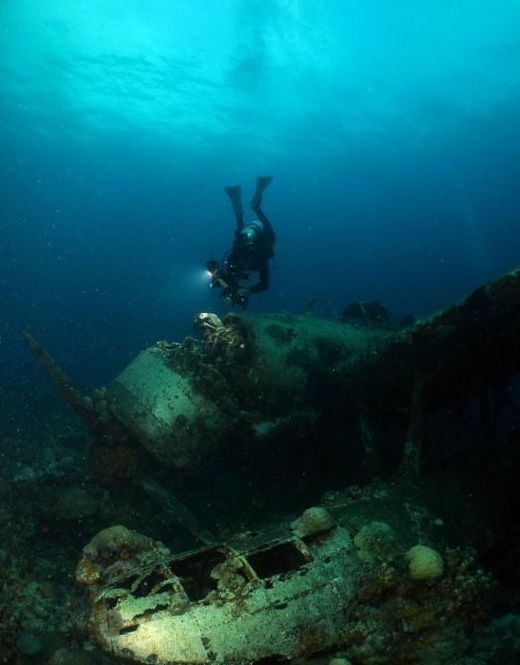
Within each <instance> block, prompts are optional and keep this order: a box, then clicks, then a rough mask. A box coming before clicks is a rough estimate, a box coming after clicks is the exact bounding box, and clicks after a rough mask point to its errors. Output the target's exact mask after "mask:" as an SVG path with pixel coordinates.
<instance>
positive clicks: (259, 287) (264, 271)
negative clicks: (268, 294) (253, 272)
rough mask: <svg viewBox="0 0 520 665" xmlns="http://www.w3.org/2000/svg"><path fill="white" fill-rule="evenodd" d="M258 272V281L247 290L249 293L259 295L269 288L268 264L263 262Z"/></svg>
mask: <svg viewBox="0 0 520 665" xmlns="http://www.w3.org/2000/svg"><path fill="white" fill-rule="evenodd" d="M258 272H259V274H260V281H259V282H258V284H255V285H254V286H252V287H251V288H250V289H249V291H250V292H251V293H261V292H262V291H267V289H268V288H269V262H268V261H264V263H262V265H261V266H260V269H259V271H258Z"/></svg>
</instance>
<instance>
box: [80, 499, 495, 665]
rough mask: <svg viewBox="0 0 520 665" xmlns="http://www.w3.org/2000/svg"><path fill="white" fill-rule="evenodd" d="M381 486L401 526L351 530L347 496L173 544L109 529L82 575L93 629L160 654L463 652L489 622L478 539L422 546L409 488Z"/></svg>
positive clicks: (221, 661) (119, 645)
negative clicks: (457, 545) (402, 491)
mask: <svg viewBox="0 0 520 665" xmlns="http://www.w3.org/2000/svg"><path fill="white" fill-rule="evenodd" d="M379 492H380V496H379V497H377V496H373V497H369V496H365V497H364V500H363V501H364V503H365V509H368V512H370V511H371V510H374V508H375V506H374V502H375V503H376V504H379V511H380V512H381V510H382V509H383V508H382V506H383V505H384V502H385V503H386V502H388V505H390V506H392V510H395V512H394V519H395V518H397V523H396V526H397V529H396V530H394V528H393V527H392V526H391V525H390V524H388V523H386V522H381V521H371V522H368V523H366V524H364V526H362V527H361V528H354V529H353V524H352V522H351V519H352V517H353V513H354V511H353V510H352V508H353V506H352V503H351V502H350V501H349V499H348V498H347V497H346V496H343V497H339V500H336V501H335V502H333V503H330V504H329V505H328V506H327V510H325V509H324V508H318V507H314V508H310V509H308V510H307V511H305V512H304V514H303V515H302V516H301V518H299V519H298V520H296V521H295V522H293V523H292V525H289V524H279V525H278V526H277V527H276V528H273V529H271V530H267V531H266V530H261V531H259V532H245V533H239V534H236V535H235V536H234V537H233V538H231V539H230V540H229V541H228V542H227V543H225V544H218V545H213V546H209V547H204V548H200V549H197V550H194V551H190V552H183V553H177V554H172V553H171V552H170V551H169V550H168V549H167V548H166V547H165V546H164V545H163V544H162V543H160V542H157V541H153V540H152V539H150V538H148V537H145V536H143V535H142V534H140V533H137V532H135V531H130V530H129V529H126V528H125V527H122V526H113V527H109V528H108V529H104V530H103V531H101V532H100V533H98V534H97V535H96V536H94V538H93V539H92V540H91V542H90V543H89V544H88V545H86V546H85V548H84V549H83V556H82V559H81V561H80V562H79V564H78V568H77V573H76V577H77V580H78V582H79V583H81V584H83V585H84V586H85V588H86V590H87V592H88V595H89V599H90V627H91V635H92V638H93V639H94V640H95V641H96V643H97V644H99V645H100V646H101V647H102V649H103V650H104V651H106V652H107V653H109V654H112V655H113V656H116V657H117V658H121V659H124V662H128V661H130V662H137V663H157V664H166V663H178V664H185V665H205V664H208V665H209V664H210V663H215V664H217V665H225V664H226V663H261V662H267V661H268V662H278V661H282V662H287V661H290V660H292V659H295V658H310V657H312V656H313V655H319V654H322V655H327V654H328V655H331V654H338V653H340V654H343V658H344V659H345V662H350V661H349V660H346V657H348V658H352V659H354V662H356V663H362V664H365V665H373V664H374V663H388V662H400V663H419V662H420V663H423V662H424V663H433V662H446V661H443V660H442V657H443V655H444V656H445V655H446V653H447V652H446V649H447V644H455V645H457V646H456V648H455V652H453V648H452V647H450V649H451V651H450V653H451V655H460V654H463V653H464V652H465V651H466V650H467V644H468V639H475V640H476V639H477V638H476V637H475V638H473V637H471V636H473V635H479V631H481V630H482V627H483V622H482V616H483V608H484V607H485V603H486V600H485V599H486V595H487V593H488V592H489V589H490V580H489V577H488V576H487V575H486V574H485V573H484V572H483V571H482V570H481V569H480V568H479V567H478V565H477V564H476V562H475V560H474V557H473V555H472V554H471V551H470V550H462V549H458V550H447V551H446V552H445V553H444V554H442V555H441V554H440V553H439V552H437V551H436V550H435V549H433V548H431V547H427V546H424V545H417V544H414V538H417V537H419V534H418V532H417V531H416V530H415V529H414V528H413V526H412V521H413V516H412V514H411V513H408V514H407V513H406V511H405V510H403V508H402V506H403V502H402V497H398V496H397V495H396V496H394V497H392V496H389V495H386V494H385V496H384V497H383V495H382V494H381V490H379ZM337 499H338V498H337ZM382 499H384V502H383V500H382ZM399 503H400V505H401V508H399ZM354 510H355V511H356V512H357V507H354ZM328 511H331V513H333V515H334V518H333V517H332V516H331V514H330V513H329V512H328ZM389 512H390V511H389ZM361 513H363V510H361ZM358 514H359V513H358ZM432 517H433V516H432ZM431 524H433V520H430V525H431ZM403 525H406V531H404V530H402V526H403ZM358 527H359V523H358ZM400 527H401V528H400ZM432 528H433V529H434V528H435V527H432ZM351 530H353V534H351ZM429 531H430V533H429V536H426V534H425V533H424V532H423V533H422V534H421V537H422V538H428V539H430V538H431V536H432V534H431V529H429ZM397 638H398V639H397ZM398 657H399V659H397V658H398ZM392 658H394V659H395V660H392ZM439 658H440V660H439ZM450 662H451V661H450ZM461 662H462V661H461Z"/></svg>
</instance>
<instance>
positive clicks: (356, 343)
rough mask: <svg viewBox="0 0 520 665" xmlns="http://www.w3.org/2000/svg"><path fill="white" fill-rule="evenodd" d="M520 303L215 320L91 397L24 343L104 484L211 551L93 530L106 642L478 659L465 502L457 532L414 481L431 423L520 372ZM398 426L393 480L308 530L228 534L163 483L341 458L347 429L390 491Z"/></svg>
mask: <svg viewBox="0 0 520 665" xmlns="http://www.w3.org/2000/svg"><path fill="white" fill-rule="evenodd" d="M519 303H520V270H515V271H512V272H510V273H508V274H507V275H505V276H503V277H502V278H500V279H498V280H496V281H494V282H491V283H490V284H487V285H485V286H483V287H480V288H478V289H476V290H475V291H474V292H473V293H471V294H470V295H469V296H467V297H466V298H464V299H462V300H461V301H460V302H458V303H456V304H455V305H453V306H450V307H448V308H446V309H445V310H443V311H441V312H438V313H436V314H434V315H432V316H431V317H428V318H425V319H422V320H418V321H414V322H411V321H406V322H403V321H398V320H397V319H396V318H395V317H393V315H391V313H389V312H387V311H386V310H384V308H382V307H381V306H379V305H377V304H374V303H357V304H354V305H353V306H351V307H349V308H347V309H346V310H345V312H344V315H343V317H342V318H341V319H338V320H331V319H321V318H318V317H315V316H313V315H309V314H303V315H299V316H298V315H286V314H271V315H251V314H240V315H236V314H229V315H227V316H226V317H224V318H222V319H221V318H219V317H218V316H216V315H215V314H211V313H201V314H198V315H197V317H196V319H195V323H194V325H195V328H196V331H197V335H198V337H197V338H191V337H190V338H187V339H185V340H183V341H182V342H170V341H161V342H158V343H157V344H155V345H153V346H152V347H150V348H147V349H145V350H144V351H142V352H141V353H140V354H139V355H138V356H137V357H136V358H135V359H134V360H133V361H132V362H131V363H130V365H129V366H128V367H127V368H125V369H124V370H123V371H122V372H121V373H120V374H119V375H118V376H117V377H116V378H115V379H114V381H113V382H112V383H111V385H109V386H108V387H107V388H106V389H104V388H102V389H98V390H95V391H93V393H92V394H90V395H86V394H84V393H82V392H81V391H80V390H78V389H77V388H76V387H75V386H74V384H73V383H72V382H71V381H70V379H69V378H68V377H67V376H66V374H65V373H64V372H63V371H62V370H61V369H60V367H59V366H58V365H57V363H56V362H55V361H54V360H53V358H52V357H51V356H50V355H49V354H48V353H47V352H46V351H45V350H44V349H43V348H42V347H41V346H40V344H39V343H38V342H37V341H36V340H35V339H34V338H33V337H32V336H31V335H30V334H29V333H24V336H25V339H26V341H27V343H28V345H29V347H30V348H31V350H32V351H33V353H34V354H35V355H36V357H37V358H38V360H39V361H40V363H41V364H42V366H43V367H44V368H45V370H46V371H47V373H48V374H49V376H50V378H51V380H52V381H53V383H54V384H55V386H56V387H57V389H58V390H59V392H60V394H61V395H62V397H63V398H64V400H65V401H66V402H67V403H68V404H69V406H70V407H71V408H72V409H73V410H74V411H75V412H76V413H77V414H78V415H79V416H80V417H81V419H82V420H83V421H84V422H85V423H86V424H87V425H88V427H89V429H90V431H91V432H92V435H93V436H92V443H91V447H92V451H93V456H92V458H93V460H94V464H95V462H96V460H99V459H101V460H102V462H103V463H102V465H100V466H99V467H97V468H101V469H102V471H100V473H103V474H108V475H111V476H112V479H117V477H118V474H121V476H119V477H123V476H125V474H127V475H126V476H125V479H126V477H131V478H132V480H136V481H137V482H136V483H135V486H139V488H140V491H141V492H144V493H145V494H146V496H147V497H149V498H150V499H151V500H152V501H153V502H155V504H156V505H158V506H160V507H161V508H162V510H163V511H164V513H165V515H166V516H167V518H168V520H172V521H173V522H174V523H176V524H180V525H181V526H183V527H184V528H185V529H186V530H187V531H189V532H190V533H191V534H192V535H193V537H194V539H195V542H197V543H198V544H199V546H198V547H194V548H193V549H189V550H182V551H175V552H174V551H171V550H170V549H169V548H168V547H166V546H165V545H164V544H162V543H161V542H159V541H158V540H154V539H152V538H150V537H148V536H145V535H143V534H141V533H140V532H138V531H136V530H130V529H128V528H125V527H124V526H118V525H115V526H112V527H108V528H107V529H103V530H102V531H100V532H99V533H98V534H97V535H96V536H94V538H92V540H91V541H90V542H89V543H88V544H87V545H86V546H85V548H84V550H83V555H82V558H81V561H80V562H79V564H78V568H77V581H78V582H79V583H80V584H82V585H84V587H85V589H86V591H87V595H88V598H89V623H90V634H91V636H92V638H93V640H94V641H95V642H96V643H97V644H98V645H100V646H101V648H102V649H103V650H104V651H105V652H107V653H109V654H111V655H113V656H114V657H116V658H117V659H120V660H121V661H122V662H137V663H156V664H158V665H163V664H165V665H166V664H168V663H169V664H171V663H176V664H181V663H185V664H186V665H192V664H193V665H205V664H206V663H207V664H208V665H209V664H210V663H215V664H216V665H219V664H222V665H223V664H224V663H236V664H239V663H240V664H242V663H262V662H265V661H267V660H269V661H270V662H271V661H273V660H292V659H297V658H311V657H313V656H317V655H327V656H331V655H334V654H336V655H338V657H341V658H343V659H344V660H345V662H348V661H347V660H346V659H352V662H355V663H359V664H360V665H379V664H383V663H389V662H396V663H397V662H399V663H403V664H406V665H408V664H410V663H424V665H431V664H432V663H435V665H437V663H441V662H461V663H462V662H471V661H466V660H464V658H465V656H466V655H467V654H468V653H470V652H471V648H472V647H471V645H477V644H480V642H479V640H481V639H484V640H485V633H486V630H487V628H486V627H485V622H484V621H483V617H484V615H485V606H486V600H485V599H486V595H487V594H488V593H489V589H490V587H491V582H490V579H489V577H488V576H487V574H486V573H485V572H484V571H483V570H482V569H481V568H480V567H479V566H478V564H477V563H476V559H475V553H474V551H472V550H471V548H461V547H459V546H458V545H455V546H448V545H447V544H446V543H447V542H448V541H447V540H445V539H444V538H443V537H439V533H440V531H439V529H440V528H441V527H439V525H442V529H451V530H452V531H453V533H456V534H458V532H459V531H460V529H461V524H463V525H464V524H468V525H470V524H471V522H472V520H471V519H469V518H468V519H465V518H464V515H463V510H464V506H465V504H466V503H467V502H466V501H463V502H461V503H460V504H459V505H458V510H459V513H458V514H457V515H453V516H451V517H452V518H453V524H450V521H449V520H450V515H449V514H448V515H444V514H443V515H442V519H440V518H439V516H438V514H436V512H435V510H436V509H435V508H434V507H433V506H432V505H430V504H429V503H428V501H426V500H424V501H423V498H422V497H421V496H420V491H419V490H418V487H419V485H418V483H416V481H417V479H418V478H419V476H420V473H421V466H422V461H423V439H424V425H425V418H426V416H427V414H428V413H429V412H431V411H432V410H434V409H436V408H438V407H439V406H442V405H447V406H450V407H453V408H454V409H456V408H457V407H458V406H459V405H461V404H465V403H467V402H468V401H469V400H472V399H473V400H477V401H478V398H479V395H480V394H481V393H482V392H485V391H487V390H489V389H491V388H493V387H494V386H496V385H499V384H500V383H502V382H503V381H504V380H506V379H507V378H508V377H510V376H511V375H512V374H513V373H515V372H517V371H518V370H519V368H520V346H519V345H518V343H517V340H518V335H519V333H520V307H519ZM394 417H395V418H398V419H400V420H401V421H402V422H403V424H404V427H403V429H402V431H404V432H405V433H406V435H405V437H404V439H403V440H402V442H401V443H402V445H401V451H400V461H399V462H398V465H397V473H396V474H395V475H394V476H393V480H392V481H385V482H382V483H380V484H379V485H378V483H377V482H375V483H374V484H372V485H370V486H367V488H365V489H362V488H360V487H357V488H356V487H354V488H353V487H350V488H348V489H347V490H345V491H335V492H332V493H331V494H330V495H329V496H326V497H325V498H324V501H323V505H322V506H321V507H319V508H315V509H311V514H312V515H313V516H314V517H313V518H312V519H311V518H309V515H308V514H307V517H305V515H306V513H307V511H306V513H304V515H303V516H302V517H301V518H300V520H297V521H296V522H294V523H292V524H290V523H289V522H283V520H281V521H280V520H278V521H276V522H275V523H274V525H273V524H271V525H270V526H268V527H266V526H265V525H264V526H262V528H259V529H257V530H255V531H243V532H240V531H238V532H237V533H234V534H232V535H230V536H228V537H225V538H222V537H221V534H220V533H218V530H215V531H214V530H213V529H212V530H211V531H210V530H208V529H207V528H206V527H205V526H202V525H201V524H200V523H199V521H198V519H197V518H196V517H195V515H193V514H192V513H191V512H190V510H189V509H188V508H187V507H186V506H185V505H183V504H182V502H180V501H178V500H177V498H176V496H175V495H174V494H172V492H171V491H170V484H168V483H166V484H165V485H162V484H161V482H160V479H164V478H165V477H166V478H167V479H169V478H175V477H176V476H175V474H176V473H178V472H179V471H183V472H187V471H188V472H189V471H190V470H194V469H197V468H201V467H202V468H205V465H206V464H207V463H208V460H209V459H211V457H212V456H214V455H216V454H222V453H224V458H226V456H227V455H228V454H229V455H233V454H234V453H236V451H237V450H242V449H244V448H248V447H249V448H251V458H250V459H251V460H252V462H254V461H255V459H256V458H255V455H256V454H257V451H258V446H262V450H263V452H264V454H266V451H267V453H268V451H269V450H270V449H272V450H275V451H277V453H279V451H280V450H281V449H283V447H284V446H290V445H296V446H298V445H299V442H300V441H302V440H303V439H304V438H305V437H307V439H308V440H309V441H310V442H311V444H313V442H314V444H313V445H319V446H323V447H326V446H327V445H328V441H327V440H324V439H323V437H321V432H322V428H323V426H324V424H326V423H327V422H329V421H334V422H335V423H339V426H338V428H337V429H338V431H340V432H341V431H342V427H345V428H346V426H347V424H349V423H355V424H356V426H357V427H358V430H359V436H360V438H361V440H362V446H363V450H364V455H365V461H366V465H367V467H368V468H370V469H372V470H373V475H374V476H376V477H377V476H379V475H380V472H381V466H380V460H379V452H378V440H377V436H376V428H375V427H374V423H375V422H377V421H378V419H383V421H385V423H386V421H389V420H391V419H392V418H394ZM318 442H319V443H318ZM113 459H117V460H118V464H119V466H117V465H116V464H115V463H112V462H111V460H113ZM121 460H122V461H123V462H121ZM122 485H123V486H124V487H125V489H127V485H128V483H122ZM140 496H141V497H142V496H143V495H142V494H141V495H140ZM430 498H431V497H430ZM320 511H321V512H320ZM156 537H162V536H161V533H160V531H158V532H157V536H156ZM457 537H458V536H456V537H452V542H453V541H454V542H455V543H460V542H461V540H460V537H459V539H458V540H457ZM462 542H464V541H462ZM479 627H480V628H483V631H482V635H484V637H482V635H481V634H479V635H477V632H478V630H480V628H479ZM458 659H459V660H458ZM344 665H345V664H344Z"/></svg>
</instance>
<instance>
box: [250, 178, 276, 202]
mask: <svg viewBox="0 0 520 665" xmlns="http://www.w3.org/2000/svg"><path fill="white" fill-rule="evenodd" d="M272 179H273V176H270V175H259V176H258V177H257V179H256V189H255V193H254V194H253V198H252V199H251V208H252V209H253V210H256V209H257V208H260V206H261V205H262V196H263V194H264V192H265V190H266V188H267V187H268V186H269V184H270V183H271V180H272Z"/></svg>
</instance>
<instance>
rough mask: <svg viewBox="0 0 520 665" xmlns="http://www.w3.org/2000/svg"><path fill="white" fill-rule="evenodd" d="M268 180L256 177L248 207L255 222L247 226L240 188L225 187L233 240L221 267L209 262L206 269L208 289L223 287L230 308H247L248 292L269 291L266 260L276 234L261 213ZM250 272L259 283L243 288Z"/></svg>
mask: <svg viewBox="0 0 520 665" xmlns="http://www.w3.org/2000/svg"><path fill="white" fill-rule="evenodd" d="M271 180H272V177H271V176H258V178H257V179H256V189H255V193H254V195H253V198H252V200H251V208H252V210H253V211H254V212H255V214H256V216H257V219H255V220H253V221H251V222H248V223H247V224H244V210H243V208H242V187H240V186H238V185H237V186H234V187H225V188H224V189H225V192H226V194H227V195H228V196H229V199H230V201H231V205H232V207H233V212H234V213H235V219H236V229H235V238H234V240H233V245H232V247H231V249H230V250H229V251H228V252H227V253H226V254H225V256H224V259H223V261H222V265H219V263H218V261H215V260H214V259H211V260H210V261H208V262H207V264H206V266H207V269H208V272H209V274H210V277H211V284H210V286H212V287H216V288H222V296H223V298H224V299H225V300H226V301H227V302H228V303H229V304H230V305H240V306H242V307H247V305H248V303H249V294H250V293H260V292H261V291H266V290H267V289H268V288H269V259H271V258H272V257H273V256H274V242H275V239H276V235H275V233H274V231H273V227H272V226H271V222H270V221H269V220H268V219H267V217H266V216H265V214H264V212H263V210H262V198H263V194H264V191H265V189H266V188H267V186H268V185H269V183H270V182H271ZM251 272H258V273H259V276H260V280H259V282H258V283H257V284H255V285H253V286H251V287H247V286H244V283H246V284H247V282H248V280H249V274H250V273H251Z"/></svg>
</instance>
